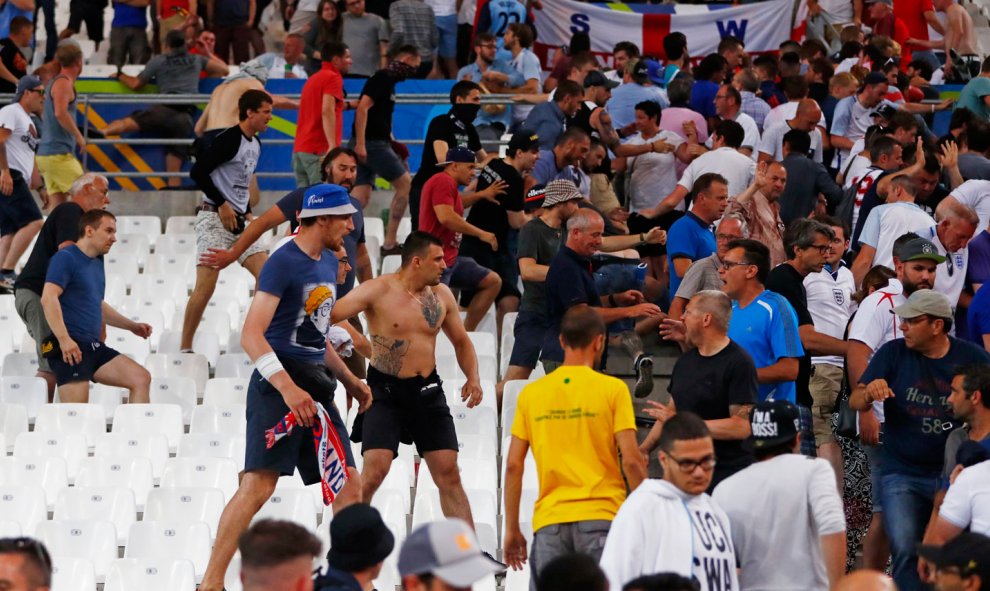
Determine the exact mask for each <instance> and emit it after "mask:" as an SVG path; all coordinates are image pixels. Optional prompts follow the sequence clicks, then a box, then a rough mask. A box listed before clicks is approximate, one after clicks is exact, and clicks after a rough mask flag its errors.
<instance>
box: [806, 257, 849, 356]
mask: <svg viewBox="0 0 990 591" xmlns="http://www.w3.org/2000/svg"><path fill="white" fill-rule="evenodd" d="M804 291H805V292H806V293H807V295H808V311H809V312H811V319H812V320H813V321H814V323H815V330H816V331H818V332H820V333H822V334H827V335H828V336H830V337H835V338H837V339H840V340H842V339H843V338H844V336H845V333H846V325H847V324H848V323H849V317H850V316H852V313H853V310H854V309H855V306H856V304H855V302H853V301H852V294H853V293H855V291H856V280H855V279H854V278H853V274H852V271H850V270H849V268H848V267H846V266H845V265H842V266H840V267H839V270H838V271H837V272H836V274H835V277H832V274H831V273H829V271H828V269H822V270H821V272H819V273H809V274H808V275H807V276H806V277H805V278H804ZM811 362H812V363H827V364H829V365H837V366H839V367H842V366H843V364H844V362H843V359H842V356H841V355H826V356H819V357H812V358H811Z"/></svg>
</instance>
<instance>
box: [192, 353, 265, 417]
mask: <svg viewBox="0 0 990 591" xmlns="http://www.w3.org/2000/svg"><path fill="white" fill-rule="evenodd" d="M220 357H221V359H223V358H224V357H227V356H226V355H221V356H220ZM220 363H223V362H218V365H217V372H218V373H219V372H220ZM253 367H254V366H253V364H252V368H253ZM249 379H250V378H240V377H231V378H220V377H217V378H213V379H212V380H210V381H208V382H206V390H205V391H204V392H203V405H204V406H208V405H227V404H247V390H248V381H249Z"/></svg>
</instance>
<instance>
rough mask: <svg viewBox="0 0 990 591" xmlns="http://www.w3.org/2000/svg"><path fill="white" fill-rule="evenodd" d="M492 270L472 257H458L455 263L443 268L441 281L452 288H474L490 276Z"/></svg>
mask: <svg viewBox="0 0 990 591" xmlns="http://www.w3.org/2000/svg"><path fill="white" fill-rule="evenodd" d="M490 272H491V271H490V270H488V269H486V268H485V267H482V266H481V265H479V264H478V263H476V262H475V261H474V259H472V258H471V257H462V256H459V257H457V260H455V261H454V264H453V265H451V266H450V267H447V268H446V269H444V270H443V273H442V274H441V275H440V283H443V284H444V285H446V286H447V287H450V288H451V289H460V290H462V291H463V290H466V289H470V290H474V289H477V288H478V285H479V284H480V283H481V282H482V281H484V280H485V277H488V273H490Z"/></svg>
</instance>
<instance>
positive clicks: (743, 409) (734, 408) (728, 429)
mask: <svg viewBox="0 0 990 591" xmlns="http://www.w3.org/2000/svg"><path fill="white" fill-rule="evenodd" d="M752 410H753V405H752V404H730V405H729V418H727V419H712V420H710V421H705V424H706V425H708V430H709V431H711V432H712V439H723V440H724V439H746V438H747V437H749V430H750V427H749V413H750V411H752Z"/></svg>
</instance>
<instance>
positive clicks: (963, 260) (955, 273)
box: [918, 222, 969, 332]
mask: <svg viewBox="0 0 990 591" xmlns="http://www.w3.org/2000/svg"><path fill="white" fill-rule="evenodd" d="M933 223H934V222H933ZM918 235H919V236H922V237H924V238H927V239H929V240H931V241H932V244H934V245H935V248H937V249H938V252H939V253H940V254H942V255H943V256H944V257H945V258H946V261H945V262H944V263H939V265H938V266H937V267H935V285H934V287H933V289H934V290H935V291H937V292H939V293H940V294H942V295H944V296H945V297H947V298H949V303H950V304H952V308H953V309H955V307H956V304H958V303H959V294H961V293H962V290H963V287H965V286H966V271H967V269H968V268H969V249H968V248H966V247H965V246H964V247H963V248H962V249H960V250H957V251H956V252H949V251H947V250H946V249H945V247H944V246H943V245H942V241H941V240H939V239H938V232H937V231H936V229H935V226H931V227H930V228H929V229H928V231H927V232H918ZM952 328H953V332H955V326H954V325H953V327H952Z"/></svg>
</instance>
